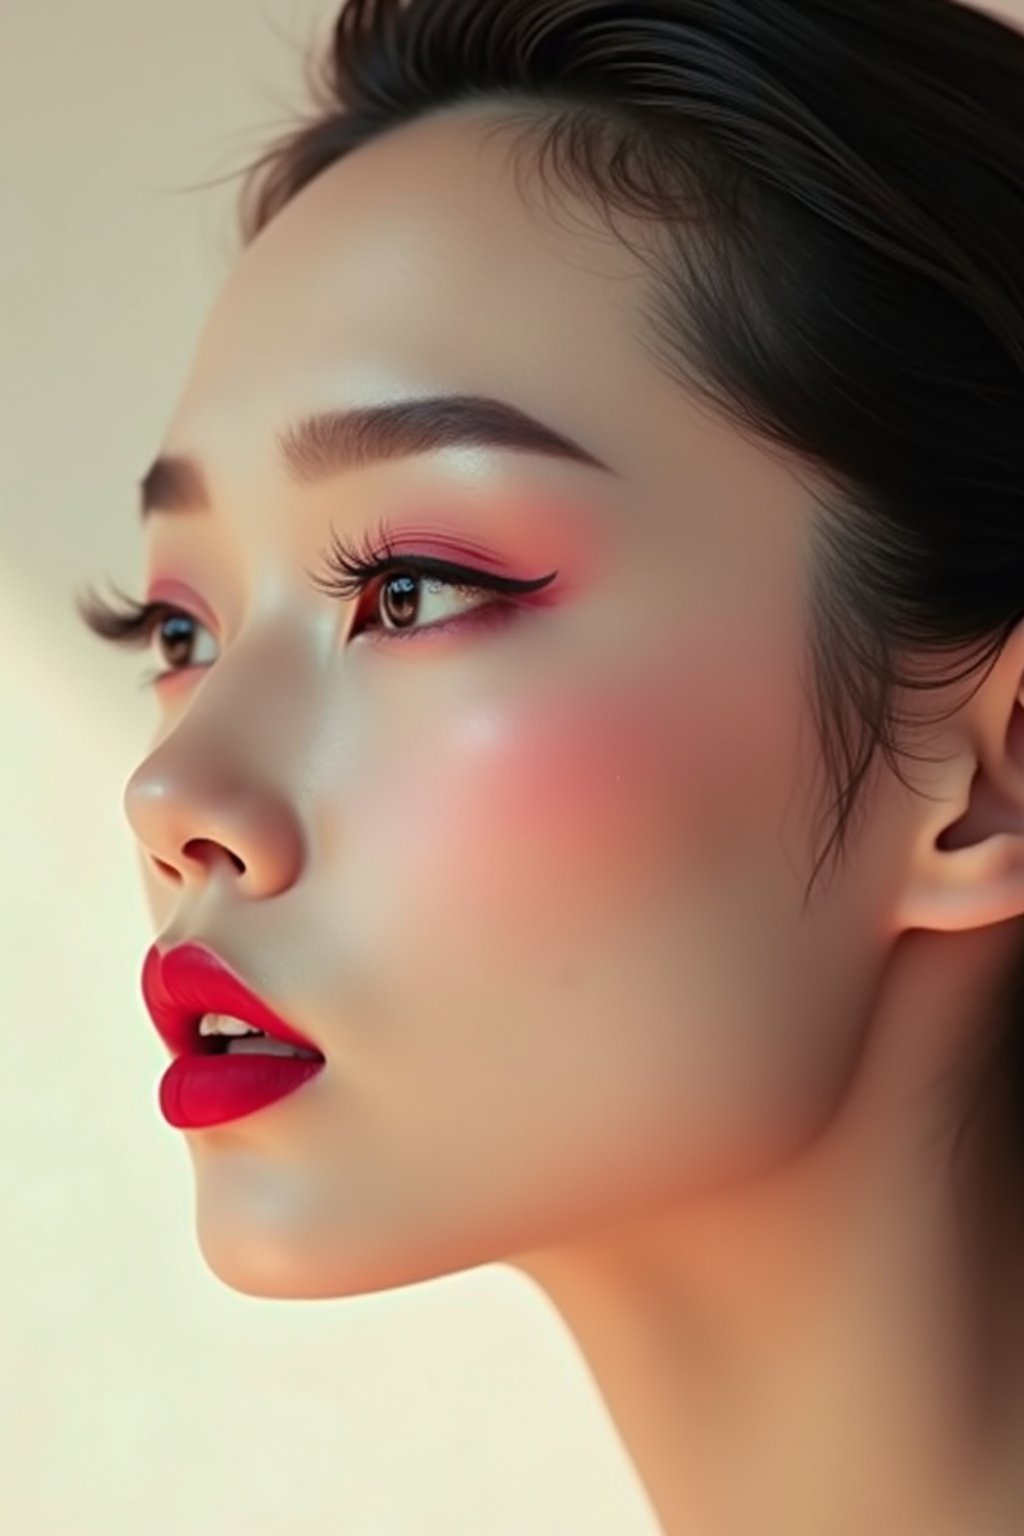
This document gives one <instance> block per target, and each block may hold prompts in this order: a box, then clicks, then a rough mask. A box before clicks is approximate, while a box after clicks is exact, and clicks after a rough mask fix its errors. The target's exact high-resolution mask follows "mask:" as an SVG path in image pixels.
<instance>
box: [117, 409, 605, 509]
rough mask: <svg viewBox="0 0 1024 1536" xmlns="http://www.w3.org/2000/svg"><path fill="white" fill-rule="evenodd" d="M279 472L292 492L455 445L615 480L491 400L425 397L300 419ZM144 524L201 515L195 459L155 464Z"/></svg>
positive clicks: (283, 437)
mask: <svg viewBox="0 0 1024 1536" xmlns="http://www.w3.org/2000/svg"><path fill="white" fill-rule="evenodd" d="M275 441H276V445H277V450H278V454H279V456H280V460H281V464H282V467H283V469H284V471H285V474H286V476H287V478H288V479H289V480H290V481H291V482H292V484H294V485H300V486H302V485H311V484H315V483H316V482H317V481H320V480H324V479H327V478H328V477H329V476H331V475H336V474H340V473H341V472H342V471H344V470H347V469H356V468H359V467H361V466H362V465H364V464H369V463H371V462H373V461H375V460H381V459H397V458H403V457H406V456H407V455H410V454H415V453H429V452H431V451H433V450H436V449H440V448H450V447H453V446H468V447H492V448H512V449H518V450H520V451H524V452H527V453H545V454H548V455H549V456H551V457H554V458H560V459H571V460H574V461H575V462H576V463H579V464H587V465H589V466H590V467H591V468H593V469H600V470H602V471H604V472H605V473H606V474H610V475H611V474H615V471H614V470H613V469H611V468H610V467H609V466H608V465H607V464H605V463H603V462H602V461H601V460H600V459H598V458H595V457H594V455H593V454H592V453H588V452H587V450H586V449H585V448H583V447H581V446H580V444H579V443H577V442H574V441H573V439H572V438H570V437H566V436H565V435H564V434H563V433H561V432H556V431H555V429H554V428H553V427H549V426H546V425H545V424H544V422H542V421H538V420H537V419H536V418H535V417H533V416H529V415H527V413H526V412H525V411H521V410H520V409H519V408H518V407H517V406H514V405H509V404H508V403H507V402H505V401H503V400H495V399H493V398H492V397H491V396H489V395H425V396H416V397H414V398H412V399H409V400H399V401H392V402H390V403H388V404H382V405H364V406H359V407H358V408H355V409H352V410H344V411H322V412H319V413H317V414H315V415H312V416H305V417H302V418H301V419H300V420H299V421H296V422H293V423H292V424H291V425H290V426H287V427H285V428H284V429H283V430H282V431H280V432H279V433H277V435H276V439H275ZM139 489H140V491H141V498H140V514H141V517H142V520H143V522H145V520H146V518H147V517H149V516H150V515H151V514H152V513H154V512H207V511H209V510H210V496H209V492H208V490H207V487H206V481H205V479H204V476H203V471H202V466H201V465H200V464H199V462H198V460H196V459H194V458H189V457H188V456H187V455H180V454H176V455H173V456H169V457H161V458H158V459H156V460H155V462H154V463H153V464H152V465H151V466H150V468H149V469H148V470H147V471H146V473H145V475H144V476H143V478H142V480H141V481H140V482H139Z"/></svg>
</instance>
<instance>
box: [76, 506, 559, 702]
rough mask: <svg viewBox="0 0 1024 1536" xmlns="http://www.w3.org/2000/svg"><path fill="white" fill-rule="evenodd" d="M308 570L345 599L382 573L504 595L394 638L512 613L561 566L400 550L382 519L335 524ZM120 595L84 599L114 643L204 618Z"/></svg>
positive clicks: (150, 679)
mask: <svg viewBox="0 0 1024 1536" xmlns="http://www.w3.org/2000/svg"><path fill="white" fill-rule="evenodd" d="M306 574H307V575H308V576H310V577H311V579H312V581H313V585H314V586H315V587H317V588H318V590H320V591H322V592H325V593H326V594H327V596H329V597H335V598H338V599H341V600H346V599H349V598H352V597H358V596H361V594H362V593H363V592H364V591H365V590H366V588H367V587H368V586H369V585H370V584H371V582H373V581H376V580H377V579H378V578H381V580H382V585H384V584H385V581H386V578H389V577H391V576H393V575H396V574H400V575H410V576H413V577H414V578H417V579H433V580H435V581H441V582H443V583H444V584H445V585H446V586H450V587H452V588H455V589H457V590H459V591H462V592H469V593H482V592H495V593H498V594H500V595H501V598H502V599H503V600H501V601H498V602H496V603H491V604H488V605H486V606H485V607H484V608H483V610H476V609H474V610H471V611H470V612H469V613H466V614H458V615H456V616H455V617H454V618H452V619H445V620H442V621H441V622H440V623H437V624H427V625H425V626H423V627H422V628H420V629H416V628H415V627H413V628H410V629H408V630H402V629H386V628H385V627H384V626H383V625H379V626H378V628H377V633H378V635H382V636H384V637H385V639H386V640H387V641H391V640H412V639H414V638H415V637H416V636H418V635H424V634H426V635H434V634H437V633H438V632H439V631H441V630H448V629H451V628H453V627H456V626H458V625H460V624H464V623H469V624H474V623H479V624H484V623H488V622H491V621H496V620H499V619H502V618H505V617H508V616H509V612H508V611H509V610H510V609H513V608H515V607H516V604H515V603H514V602H513V601H509V600H508V599H513V598H515V597H521V596H525V595H526V594H528V593H532V592H537V591H539V590H540V589H541V588H542V587H546V586H548V585H549V583H550V582H552V581H554V579H555V577H556V576H557V575H558V572H557V571H552V572H550V574H549V575H547V576H540V577H537V578H536V579H535V580H532V581H520V580H515V579H513V578H512V577H509V576H496V575H492V574H490V573H489V572H485V571H478V570H472V569H470V568H468V567H466V566H459V565H454V564H452V563H451V562H449V561H445V560H436V559H432V558H431V557H430V556H427V555H423V556H415V555H400V554H399V553H398V552H397V550H396V548H395V545H394V543H393V542H392V539H391V536H390V533H389V531H388V529H387V527H386V526H385V525H383V524H382V525H381V526H380V528H379V529H378V532H377V535H376V539H374V537H373V536H372V535H367V536H366V538H365V539H364V540H363V542H362V543H361V544H357V543H355V542H354V541H351V540H349V539H347V538H346V537H344V536H343V535H342V534H340V533H338V531H337V530H336V529H333V528H332V530H331V542H330V545H329V546H328V550H327V552H326V555H325V557H324V564H323V567H322V568H321V571H320V572H319V573H316V572H313V571H310V570H307V573H306ZM115 590H116V588H115ZM119 595H120V596H121V598H122V601H123V604H124V606H123V607H121V608H118V607H115V606H113V605H112V604H110V603H107V602H106V601H105V600H104V599H103V598H99V597H96V596H95V595H93V596H91V597H89V598H87V599H86V600H85V601H84V602H80V603H79V605H78V609H79V613H80V615H81V617H82V619H83V620H84V622H85V624H86V625H87V627H88V628H89V629H91V630H92V631H93V633H94V634H96V635H98V636H99V637H100V639H102V640H107V641H109V642H110V643H111V644H113V645H124V646H129V647H133V648H139V649H141V648H145V647H148V646H149V645H151V644H152V639H153V635H154V634H155V632H156V630H157V629H158V627H159V626H160V625H161V624H163V623H165V622H166V621H167V620H168V619H172V618H184V619H187V620H189V621H190V622H193V623H197V624H198V623H200V622H201V621H200V620H198V619H196V618H195V616H194V615H193V614H191V613H189V612H188V611H187V609H184V608H178V607H176V606H174V605H173V604H171V603H167V602H162V601H161V602H153V603H140V602H138V601H137V600H136V599H134V598H131V597H128V596H126V595H125V594H124V593H120V594H119ZM375 643H379V642H375ZM186 670H187V664H186V666H181V667H167V668H165V669H164V670H163V671H156V672H154V673H150V674H149V675H148V676H147V677H145V678H144V679H143V681H142V683H141V684H140V686H142V687H146V686H150V685H153V684H156V683H159V682H162V681H163V680H164V678H167V677H173V676H175V675H176V674H177V673H179V672H184V671H186Z"/></svg>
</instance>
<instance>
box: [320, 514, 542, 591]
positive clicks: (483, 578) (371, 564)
mask: <svg viewBox="0 0 1024 1536" xmlns="http://www.w3.org/2000/svg"><path fill="white" fill-rule="evenodd" d="M394 570H399V571H402V572H403V573H406V572H409V573H414V574H417V575H422V576H434V577H437V578H438V579H440V580H442V581H447V582H451V583H452V584H453V585H456V586H461V587H468V588H470V589H471V590H473V591H489V592H500V593H504V594H506V595H508V596H516V595H522V594H524V593H527V592H537V591H539V590H540V588H541V587H546V586H548V584H549V583H550V582H552V581H554V579H555V577H556V576H557V575H558V572H557V571H551V572H550V574H549V575H547V576H540V577H537V578H536V579H535V580H533V581H518V580H516V579H514V578H513V577H511V576H496V575H493V574H492V573H491V572H489V571H479V570H473V569H470V568H469V567H467V566H462V565H453V564H451V562H450V561H446V560H435V559H432V558H431V557H430V556H428V555H400V554H399V553H398V552H397V550H396V547H395V544H394V542H393V541H392V539H391V536H390V534H389V531H388V529H387V528H386V527H385V525H384V524H381V525H380V526H379V527H378V530H377V534H376V536H371V535H369V534H368V535H366V536H365V537H364V538H363V540H362V541H361V542H356V541H355V540H351V539H348V538H346V537H345V536H344V535H342V534H340V533H339V532H338V531H337V529H336V528H332V529H331V542H330V545H329V546H328V549H327V552H326V554H325V555H324V571H325V573H326V574H317V573H315V572H313V571H308V570H307V573H306V574H307V575H308V576H309V577H310V579H311V580H312V582H313V585H314V586H315V587H317V588H318V590H319V591H321V592H325V593H326V594H327V595H328V596H329V597H337V598H350V597H357V596H358V595H359V593H360V592H362V590H363V588H364V587H366V586H367V585H368V584H369V583H370V582H371V581H373V580H375V579H376V578H377V577H378V576H384V575H387V574H388V573H389V572H391V571H394Z"/></svg>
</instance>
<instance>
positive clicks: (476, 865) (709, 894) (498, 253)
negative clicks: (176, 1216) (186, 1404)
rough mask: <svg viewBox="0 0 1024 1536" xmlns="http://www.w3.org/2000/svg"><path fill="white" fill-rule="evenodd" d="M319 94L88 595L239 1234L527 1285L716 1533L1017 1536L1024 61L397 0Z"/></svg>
mask: <svg viewBox="0 0 1024 1536" xmlns="http://www.w3.org/2000/svg"><path fill="white" fill-rule="evenodd" d="M316 88H317V91H318V104H317V108H316V111H315V112H314V113H313V114H312V115H311V117H310V119H309V121H308V122H306V123H304V124H302V125H300V127H299V128H297V129H296V130H295V131H294V132H293V133H291V134H290V135H289V136H288V137H287V138H286V139H285V140H284V141H283V142H280V143H278V144H276V145H274V146H273V147H272V148H271V150H270V151H269V152H268V153H267V154H265V155H263V156H262V157H261V158H260V159H259V160H258V161H257V163H256V164H255V165H253V166H251V167H249V172H248V176H247V179H246V183H245V187H244V195H243V199H242V215H243V247H244V248H243V251H242V253H241V256H240V259H239V260H238V262H237V265H236V266H235V268H234V270H233V271H232V273H231V274H230V276H229V278H228V280H227V283H226V285H225V287H224V289H223V291H222V293H221V294H220V296H219V297H218V300H217V302H216V304H215V306H214V309H213V312H212V314H211V316H210V318H209V321H208V322H207V324H206V326H205V328H204V331H203V334H202V338H201V341H200V344H199V349H198V354H197V357H196V360H195V363H194V366H193V367H192V370H191V372H190V374H189V376H188V378H187V381H186V384H185V386H184V389H183V391H182V394H181V397H180V399H179V401H178V404H177V407H176V409H175V411H174V413H173V416H172V419H171V421H170V423H169V426H168V429H167V431H166V434H165V438H164V443H163V446H162V449H161V454H160V460H159V462H158V463H157V464H155V465H154V466H153V467H152V469H151V470H150V471H149V472H148V473H147V475H146V476H145V478H144V481H143V512H144V515H145V525H144V526H145V535H146V541H147V543H146V554H147V562H148V586H147V592H146V599H145V602H144V603H143V604H136V603H132V602H129V603H128V605H127V606H126V607H124V608H111V607H109V606H108V605H107V604H105V603H103V602H102V601H96V600H94V599H91V598H90V599H89V600H87V601H86V602H85V603H83V604H82V612H83V615H84V616H85V618H86V620H87V622H88V623H89V624H90V626H91V627H92V628H93V629H94V630H96V632H97V633H99V634H101V635H103V636H105V637H106V638H109V639H112V640H115V641H117V642H119V643H120V642H125V643H129V644H144V645H146V646H151V645H152V644H153V642H154V641H155V640H156V639H159V643H160V649H161V657H162V660H163V663H164V665H163V668H162V670H161V671H160V673H159V679H158V681H157V682H156V684H155V686H156V689H157V697H158V701H159V709H160V716H161V719H160V728H159V731H158V733H157V739H156V740H155V742H154V744H153V746H152V749H151V751H150V752H149V753H148V755H147V756H146V758H145V760H144V761H143V762H142V763H141V764H140V765H139V767H138V768H137V770H136V771H135V772H134V773H133V775H132V777H131V779H130V781H129V783H128V785H127V789H126V796H125V807H126V812H127V815H128V818H129V821H130V823H131V827H132V829H133V832H134V834H135V835H136V837H137V839H138V844H139V849H140V854H141V858H142V867H143V874H144V879H145V886H146V893H147V898H148V901H149V904H150V908H151V911H152V915H153V919H154V923H155V926H156V929H157V931H158V933H159V945H158V946H156V945H155V946H154V949H153V950H152V951H151V953H150V955H148V956H147V957H146V962H145V967H144V974H143V983H144V988H145V992H146V1000H147V1002H148V1004H149V1006H150V1008H151V1011H152V1012H153V1017H154V1022H155V1023H156V1024H157V1027H158V1028H159V1029H160V1032H161V1035H162V1036H163V1038H164V1040H165V1041H166V1042H167V1044H168V1045H169V1047H170V1049H171V1051H172V1054H173V1055H174V1058H175V1059H174V1061H173V1062H172V1064H171V1067H170V1068H169V1069H168V1073H167V1075H166V1077H165V1079H164V1082H163V1084H162V1085H161V1107H162V1108H163V1110H164V1113H165V1115H167V1117H168V1119H170V1121H171V1123H172V1124H174V1125H176V1126H178V1127H180V1128H181V1129H183V1130H184V1131H185V1133H186V1142H187V1145H188V1148H189V1152H190V1154H191V1157H192V1159H193V1163H194V1168H195V1178H196V1186H197V1199H198V1216H197V1225H198V1235H199V1240H200V1243H201V1246H202V1250H203V1254H204V1258H205V1259H206V1261H207V1262H208V1263H209V1265H210V1267H211V1268H212V1270H213V1271H214V1272H215V1273H216V1274H217V1275H218V1276H219V1277H220V1278H221V1279H222V1280H223V1281H224V1282H225V1283H226V1284H227V1285H229V1286H231V1287H233V1288H234V1289H236V1290H238V1291H240V1292H242V1293H244V1294H248V1295H253V1296H262V1297H271V1296H272V1297H281V1298H285V1297H295V1298H310V1297H327V1296H330V1297H340V1296H355V1295H364V1294H367V1293H369V1292H372V1291H380V1290H387V1289H392V1288H396V1287H400V1286H404V1285H408V1284H411V1283H415V1282H417V1281H423V1280H427V1279H430V1278H433V1277H435V1276H438V1275H442V1274H450V1273H453V1272H456V1271H460V1270H465V1269H469V1268H472V1267H475V1266H477V1265H480V1264H485V1263H492V1262H501V1263H505V1264H508V1265H512V1266H513V1267H514V1268H516V1269H517V1270H518V1271H520V1272H521V1273H522V1274H524V1275H526V1276H529V1277H530V1278H531V1279H532V1280H533V1281H534V1282H536V1284H537V1285H538V1286H539V1287H541V1288H542V1290H543V1293H544V1294H545V1295H546V1296H547V1297H548V1298H550V1300H551V1302H552V1303H553V1304H554V1305H555V1306H556V1307H557V1308H558V1309H559V1311H560V1313H561V1315H562V1316H563V1317H564V1319H565V1322H566V1325H567V1327H568V1328H569V1329H571V1330H572V1334H573V1337H574V1338H575V1340H576V1341H577V1342H578V1344H579V1346H580V1348H581V1350H582V1351H583V1353H584V1355H585V1358H586V1360H587V1362H588V1364H589V1366H590V1368H591V1370H592V1373H593V1378H594V1381H595V1384H596V1385H597V1387H598V1388H599V1390H600V1391H601V1392H602V1394H603V1396H604V1400H605V1401H606V1403H607V1405H608V1408H609V1411H610V1413H611V1415H612V1416H613V1419H614V1421H615V1423H616V1425H617V1427H618V1429H619V1430H620V1432H621V1434H622V1437H623V1443H624V1445H625V1446H626V1447H627V1449H628V1451H629V1454H630V1455H631V1457H632V1458H633V1460H634V1462H635V1465H636V1467H637V1470H638V1472H639V1474H640V1476H641V1477H642V1478H643V1480H644V1484H645V1486H646V1488H647V1489H648V1491H649V1494H650V1499H651V1503H652V1508H653V1509H654V1510H656V1511H657V1515H658V1518H659V1520H660V1522H661V1523H662V1526H663V1529H664V1530H665V1531H666V1532H667V1533H670V1536H691V1533H693V1536H696V1533H698V1532H699V1533H701V1536H721V1533H730V1536H731V1533H757V1536H765V1533H769V1536H804V1533H806V1536H845V1533H847V1532H849V1533H851V1536H852V1533H856V1536H865V1533H871V1536H886V1533H889V1532H892V1533H894V1536H897V1533H898V1536H916V1533H921V1536H939V1533H943V1532H949V1533H950V1536H954V1533H955V1536H980V1533H985V1536H988V1533H989V1532H999V1533H1002V1532H1010V1531H1020V1530H1022V1529H1024V1488H1022V1487H1021V1473H1020V1471H1019V1468H1020V1467H1021V1466H1022V1465H1024V1463H1022V1460H1021V1456H1020V1452H1021V1449H1022V1445H1024V1428H1022V1421H1024V1349H1022V1348H1021V1344H1022V1332H1024V1329H1022V1327H1021V1324H1022V1311H1024V1292H1022V1290H1021V1288H1020V1284H1019V1282H1020V1279H1021V1276H1022V1273H1024V1263H1022V1259H1024V1235H1022V1231H1021V1227H1022V1221H1021V1217H1022V1213H1024V1168H1022V1163H1024V1158H1022V1157H1021V1153H1022V1151H1024V1074H1022V1073H1021V1070H1020V1062H1021V1057H1022V1042H1024V995H1022V991H1024V989H1022V987H1021V978H1020V973H1021V970H1022V959H1024V930H1022V927H1021V918H1022V913H1024V711H1022V708H1021V706H1022V703H1024V624H1022V622H1021V620H1022V618H1024V425H1022V423H1024V39H1022V38H1021V37H1020V35H1019V34H1017V33H1015V32H1013V31H1011V30H1010V29H1009V28H1007V27H1005V26H1003V25H1001V24H999V23H998V22H996V21H995V20H994V19H991V18H989V17H988V16H985V15H983V14H982V13H980V12H977V11H973V10H969V9H967V8H966V7H960V6H958V5H955V4H953V3H951V0H899V3H894V0H814V3H810V0H770V3H769V0H631V3H630V4H628V5H624V4H610V3H600V0H408V3H405V4H402V3H400V0H377V3H376V4H374V3H373V0H350V3H349V4H348V5H346V6H345V7H344V9H343V11H342V12H341V14H340V16H339V18H338V21H337V27H336V31H335V34H334V38H333V43H332V46H331V48H330V50H329V54H328V57H327V59H326V64H325V68H324V70H323V73H322V78H321V79H320V80H319V81H318V82H316ZM192 514H194V515H192ZM232 1017H233V1018H234V1019H235V1020H236V1021H237V1022H235V1023H231V1018H232ZM225 1018H227V1022H226V1023H225V1022H224V1021H225ZM203 1020H205V1024H204V1025H203V1033H200V1031H199V1026H200V1023H201V1021H203ZM246 1022H248V1024H249V1025H254V1026H256V1027H257V1028H258V1029H259V1030H261V1031H262V1032H263V1034H262V1038H261V1037H260V1036H256V1037H255V1038H250V1039H249V1040H248V1041H247V1042H245V1041H241V1040H237V1039H236V1040H235V1041H234V1043H229V1037H228V1036H227V1035H226V1034H225V1033H224V1032H223V1029H227V1030H231V1029H233V1030H235V1031H236V1032H237V1031H240V1030H243V1029H244V1028H245V1027H246ZM222 1026H223V1028H222ZM211 1030H212V1031H215V1032H219V1033H213V1034H211V1033H208V1031H211ZM295 1047H300V1048H302V1049H304V1050H305V1052H306V1054H305V1055H296V1054H295V1049H294V1048H295ZM214 1051H216V1052H217V1053H218V1057H219V1059H217V1060H213V1059H212V1056H211V1053H212V1052H214ZM272 1052H276V1053H277V1054H276V1055H275V1056H274V1057H272V1056H271V1054H270V1053H272ZM253 1055H256V1056H257V1057H258V1058H259V1059H257V1060H255V1061H254V1060H253V1059H252V1057H253ZM228 1057H230V1060H228V1059H226V1058H228ZM285 1058H287V1059H285Z"/></svg>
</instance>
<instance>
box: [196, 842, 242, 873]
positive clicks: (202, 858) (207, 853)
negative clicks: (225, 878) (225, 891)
mask: <svg viewBox="0 0 1024 1536" xmlns="http://www.w3.org/2000/svg"><path fill="white" fill-rule="evenodd" d="M181 851H182V853H183V854H186V855H187V856H188V858H190V859H195V860H197V862H198V863H200V864H205V865H212V864H216V862H217V860H218V859H220V858H227V859H230V860H231V863H232V864H233V866H234V868H235V869H236V870H237V871H238V873H239V874H240V875H244V874H245V865H244V863H243V862H242V860H241V859H240V858H239V857H238V855H237V854H235V853H232V852H231V849H230V848H225V847H224V844H223V843H215V842H213V841H212V840H211V839H210V838H208V837H193V838H191V839H190V840H189V841H188V842H187V843H186V844H185V845H184V847H183V848H182V850H181Z"/></svg>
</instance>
